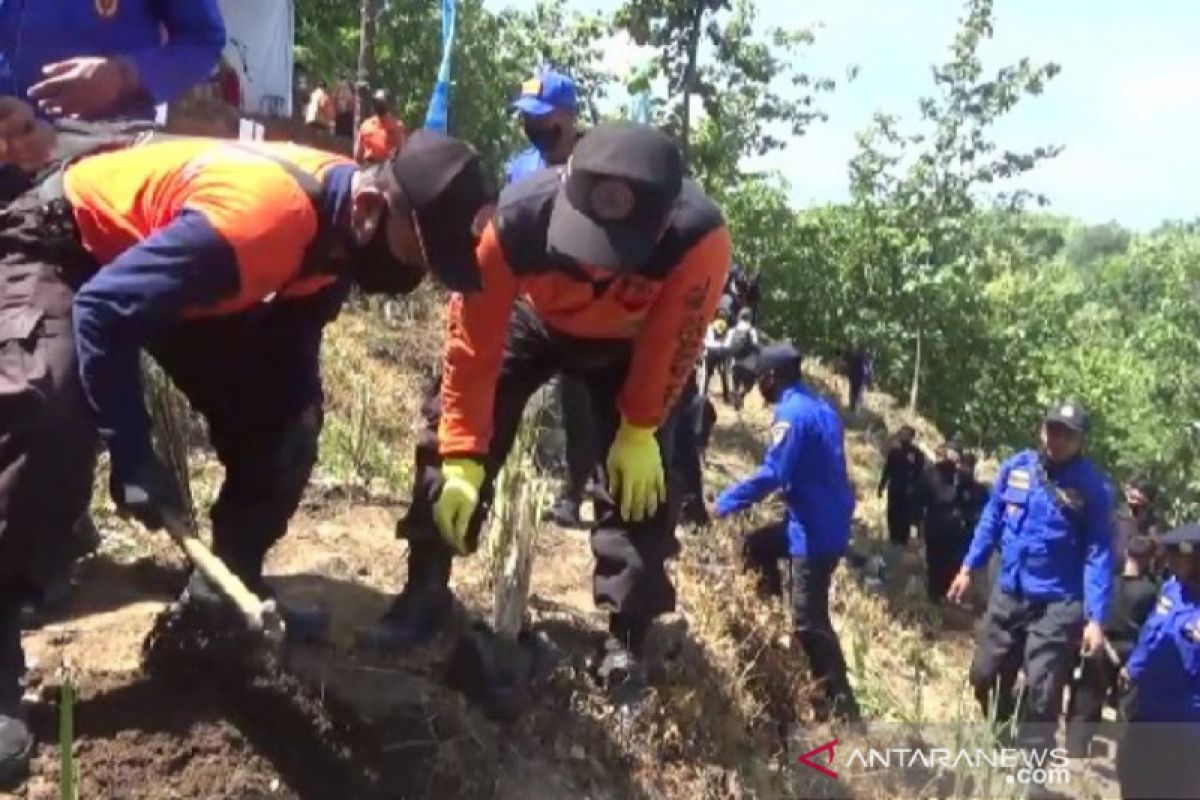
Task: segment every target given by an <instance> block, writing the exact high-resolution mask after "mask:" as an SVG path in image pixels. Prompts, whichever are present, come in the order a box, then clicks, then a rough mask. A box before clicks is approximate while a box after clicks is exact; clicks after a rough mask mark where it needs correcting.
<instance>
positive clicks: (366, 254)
mask: <svg viewBox="0 0 1200 800" xmlns="http://www.w3.org/2000/svg"><path fill="white" fill-rule="evenodd" d="M390 216H391V212H390V211H385V212H383V214H382V215H381V216H380V218H379V226H378V227H377V228H376V229H375V233H374V235H373V236H371V239H370V240H369V241H368V242H367V243H366V244H355V245H353V246H352V247H351V248H350V257H349V261H350V276H351V277H352V278H353V279H354V282H355V283H356V284H358V287H359V288H360V289H362V290H363V291H364V292H366V293H367V294H391V295H397V294H408V293H409V292H411V291H413V290H414V289H416V288H417V287H418V286H420V285H421V280H422V279H424V277H425V268H424V267H422V266H419V265H417V264H408V263H405V262H404V261H401V260H400V259H398V258H396V257H395V256H394V255H392V250H391V248H390V247H388V240H387V226H388V220H389V217H390Z"/></svg>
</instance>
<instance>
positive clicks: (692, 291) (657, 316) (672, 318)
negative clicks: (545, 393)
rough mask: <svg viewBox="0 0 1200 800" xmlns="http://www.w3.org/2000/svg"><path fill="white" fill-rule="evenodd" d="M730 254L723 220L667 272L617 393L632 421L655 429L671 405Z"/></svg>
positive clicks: (708, 317)
mask: <svg viewBox="0 0 1200 800" xmlns="http://www.w3.org/2000/svg"><path fill="white" fill-rule="evenodd" d="M731 257H732V244H731V242H730V239H729V229H728V228H726V227H725V226H724V225H722V226H721V227H719V228H717V229H715V230H713V231H712V232H710V233H709V234H707V235H706V236H705V237H704V238H703V239H701V240H700V241H698V242H697V243H696V244H694V245H692V249H691V250H689V251H688V252H687V253H686V254H685V255H684V257H683V260H682V261H681V262H680V263H679V265H678V266H677V267H676V268H675V269H674V270H672V271H671V273H670V275H668V276H667V280H666V281H665V282H664V284H663V288H662V291H661V292H660V293H659V295H658V299H657V300H656V301H655V303H654V305H653V306H652V307H651V309H650V313H649V314H647V315H646V324H645V325H643V326H642V329H641V331H639V332H638V335H637V339H636V340H634V344H633V361H632V363H631V364H630V367H629V375H628V376H627V377H626V378H625V386H624V388H623V389H622V390H621V394H620V396H619V397H618V398H617V406H618V407H619V408H620V410H621V415H622V416H623V417H624V418H625V419H626V420H628V421H629V422H630V423H631V424H633V425H638V426H641V427H645V428H651V427H655V428H656V427H658V426H659V425H661V424H662V422H663V420H664V419H665V418H666V416H667V412H669V411H670V410H671V406H673V405H674V404H675V400H676V399H677V398H678V397H679V393H680V391H681V390H682V389H683V385H684V382H685V381H686V380H687V377H688V375H690V374H691V373H692V370H693V369H694V368H695V366H696V358H697V356H699V354H700V350H701V348H702V347H703V346H704V331H705V330H706V329H707V328H708V323H709V322H711V321H712V318H713V316H714V315H715V314H716V311H717V302H718V301H719V300H720V299H721V291H722V290H723V289H724V288H725V278H726V276H727V275H728V274H729V263H730V259H731Z"/></svg>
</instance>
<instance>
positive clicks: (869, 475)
mask: <svg viewBox="0 0 1200 800" xmlns="http://www.w3.org/2000/svg"><path fill="white" fill-rule="evenodd" d="M441 327H442V323H441V320H440V309H439V305H438V303H437V302H436V300H435V298H433V297H432V296H429V295H426V296H423V297H422V298H419V299H418V301H417V302H409V303H406V304H404V305H403V306H401V307H399V309H398V312H397V313H396V314H394V315H393V317H392V319H391V320H390V321H385V319H384V314H383V313H381V310H380V309H378V308H376V309H372V310H370V311H367V310H364V309H357V310H351V311H348V312H347V313H345V314H343V316H342V317H341V318H340V319H339V320H338V321H337V322H336V323H335V324H334V325H333V326H332V327H331V329H330V332H329V336H328V339H327V342H326V346H325V349H324V352H323V361H324V371H325V379H326V392H327V416H326V427H325V433H324V435H323V437H322V443H321V465H320V467H319V469H318V472H317V474H316V475H315V476H314V482H313V484H314V485H313V487H312V489H311V490H310V492H309V494H308V496H307V498H306V502H305V506H304V507H303V508H302V511H301V513H300V515H298V517H297V518H296V520H295V521H294V523H293V526H292V533H291V535H289V537H288V538H287V539H286V540H285V541H284V542H283V543H282V544H281V545H280V546H279V547H278V548H277V549H276V551H275V552H274V553H273V554H272V564H271V569H272V571H273V573H274V574H276V575H280V576H283V580H284V582H285V583H284V586H285V588H284V592H285V595H286V594H287V593H288V590H287V586H288V585H289V584H288V581H291V582H292V583H294V584H295V585H297V586H299V587H300V588H304V587H305V586H307V585H308V584H310V583H311V584H314V585H316V586H318V587H321V586H324V587H327V588H328V587H333V588H335V589H336V590H337V592H338V597H339V598H344V602H343V601H342V600H339V599H337V598H335V600H334V606H335V607H334V611H335V618H339V619H341V620H342V621H344V623H345V626H344V629H339V630H338V632H337V635H338V639H339V641H338V647H337V648H336V650H335V652H334V653H332V654H327V655H319V656H316V657H314V658H312V659H299V660H298V661H297V666H298V668H304V669H308V670H309V671H310V672H311V673H312V675H313V676H314V677H315V679H317V680H319V681H320V682H321V683H322V685H326V684H328V686H329V688H330V690H331V691H336V692H339V693H340V694H343V695H345V696H347V697H348V698H349V699H351V701H352V702H357V703H359V704H360V705H361V706H362V707H363V708H364V710H365V711H367V712H370V713H376V712H381V711H390V710H393V708H394V707H402V708H403V709H406V713H411V714H412V715H413V716H414V717H419V718H422V719H424V720H425V721H426V723H422V726H421V733H420V735H419V736H416V737H415V740H414V741H411V742H407V743H405V742H400V743H396V744H394V746H395V747H398V748H403V749H402V750H398V752H401V753H406V754H410V755H414V756H415V755H420V754H423V755H421V769H423V770H428V771H429V785H430V787H436V789H432V788H431V790H430V791H431V792H432V794H430V795H429V796H438V797H449V796H457V797H488V798H513V800H516V798H522V800H524V798H538V799H540V798H558V797H586V798H609V797H611V798H627V797H646V798H681V799H682V798H689V799H690V798H725V797H730V798H733V797H738V798H740V797H746V798H750V797H756V798H783V797H812V796H823V795H825V794H827V793H829V792H830V791H831V790H832V791H835V793H836V791H837V790H840V791H846V788H847V787H846V783H845V782H844V781H842V782H838V783H836V784H834V783H833V782H831V781H829V780H828V779H827V778H824V777H822V776H820V775H818V774H817V773H815V772H812V771H810V770H800V769H798V768H797V767H796V766H795V755H796V753H797V751H796V749H795V748H796V747H797V746H800V745H808V746H809V747H812V746H815V745H817V744H821V743H823V742H825V741H827V740H828V739H830V738H832V735H839V736H840V737H841V740H842V741H843V742H847V741H852V740H853V737H852V736H848V734H847V733H846V732H845V731H834V732H831V731H829V730H827V729H825V728H824V727H822V726H819V725H816V724H813V723H811V722H810V721H809V718H810V716H811V709H810V706H809V703H808V701H807V687H806V686H805V680H804V671H803V669H802V657H801V656H799V655H797V654H794V653H793V652H791V648H790V624H789V618H788V614H787V610H786V607H785V606H784V604H782V603H778V604H764V603H763V602H761V601H759V600H758V599H757V598H756V597H755V596H754V594H753V592H752V591H751V588H750V585H749V583H748V582H747V581H746V580H745V578H744V577H743V576H742V575H741V574H740V572H739V570H738V567H737V545H738V541H739V533H740V532H742V531H743V530H745V529H748V528H750V527H753V526H754V525H756V524H759V523H761V522H762V521H765V520H767V519H769V518H770V517H771V515H772V514H775V513H778V512H777V510H775V509H773V508H771V507H769V506H764V507H762V508H760V509H758V510H756V511H754V512H752V513H750V514H747V515H744V516H742V517H740V518H738V519H736V520H733V521H730V522H728V523H722V524H719V525H717V526H715V527H714V528H713V529H711V530H710V531H708V532H705V533H703V534H699V535H689V536H688V537H687V538H686V541H685V545H684V553H683V555H682V557H681V558H680V559H679V561H678V563H677V564H676V565H675V567H674V572H675V577H676V582H677V585H678V588H679V607H680V608H679V611H680V613H679V614H678V615H677V616H676V617H675V618H673V619H670V620H667V623H668V624H666V625H663V626H662V633H661V635H660V636H659V637H658V639H657V644H656V647H657V649H658V651H659V652H660V653H661V654H662V658H661V661H660V663H659V666H658V667H657V668H656V670H655V676H654V677H655V687H656V693H657V698H656V701H655V702H654V703H653V704H652V707H651V708H650V710H649V711H648V712H647V713H645V714H644V715H642V716H641V717H639V718H637V719H634V720H626V719H622V718H620V717H619V716H616V715H614V714H613V712H612V711H611V709H610V708H609V707H608V705H607V703H606V702H605V698H604V697H603V695H602V694H600V693H599V692H598V691H597V690H596V688H595V687H594V686H593V684H592V682H591V680H590V679H589V678H588V677H587V675H586V666H585V659H584V656H585V655H586V653H587V652H588V649H589V648H588V644H589V641H588V640H589V638H590V637H593V636H596V635H598V634H599V631H600V630H601V629H602V626H603V621H604V616H603V614H601V613H598V612H597V611H596V610H595V609H594V608H592V603H591V597H590V589H589V587H590V570H591V556H590V550H589V549H588V546H587V540H586V536H585V535H584V534H582V533H580V532H567V531H559V530H557V529H546V530H543V531H541V532H540V539H539V542H538V545H537V554H538V555H537V558H538V560H537V562H536V563H535V565H534V582H533V597H532V599H531V603H530V617H531V620H532V622H533V623H534V624H535V625H536V626H538V627H540V628H542V629H544V630H546V631H547V632H548V633H549V634H550V636H551V638H552V639H554V641H555V642H556V643H558V644H559V645H560V647H562V649H563V651H564V653H565V658H564V661H563V663H562V664H561V666H560V668H559V669H558V671H557V672H556V674H555V676H554V678H553V679H552V681H551V682H550V685H549V686H548V687H547V688H546V689H545V691H544V692H542V693H541V695H540V696H539V697H537V698H535V700H534V703H533V707H532V708H531V709H530V712H529V714H527V715H526V717H525V718H524V719H523V720H522V721H521V722H520V723H518V724H517V725H516V726H514V727H512V728H498V727H496V726H494V725H492V724H490V723H488V722H486V721H485V720H483V719H482V718H481V717H479V715H478V714H476V713H475V712H474V711H472V710H471V709H469V708H467V707H466V706H465V705H464V703H463V702H462V700H461V698H460V697H458V696H457V695H455V694H454V693H452V692H450V691H449V690H447V689H446V688H445V687H444V686H443V685H442V684H441V681H440V678H439V667H438V666H437V662H438V659H439V658H440V657H441V656H442V655H444V648H443V649H440V650H439V649H437V648H435V649H434V652H433V653H432V654H424V655H420V656H415V657H413V658H412V659H405V660H404V661H402V662H401V663H399V664H396V663H391V664H385V665H382V667H378V666H376V665H372V664H369V663H366V662H365V661H364V660H363V659H362V658H360V655H359V654H357V653H355V652H354V651H353V647H352V645H351V644H350V643H351V642H352V638H353V637H352V631H353V628H354V627H356V626H358V625H361V624H363V623H364V622H365V621H367V620H369V619H370V618H372V617H373V616H374V615H375V614H377V613H378V612H379V610H380V609H381V608H382V604H384V603H385V602H386V599H387V596H388V593H390V592H391V591H394V590H395V588H396V587H397V585H398V583H399V572H398V570H399V565H400V564H401V563H402V562H403V559H402V551H403V547H404V545H403V544H402V543H398V542H396V541H395V540H394V538H393V536H392V531H391V525H392V522H393V521H394V519H395V515H396V510H397V507H398V506H400V505H403V503H404V501H405V499H406V497H407V492H408V488H409V470H410V466H409V462H410V459H411V453H412V444H413V440H414V433H415V430H416V427H417V425H418V424H419V413H418V409H419V401H420V393H421V388H422V387H423V386H424V385H426V381H427V378H428V375H429V373H430V371H431V367H432V365H434V364H435V363H436V359H437V356H438V352H439V340H440V331H441ZM809 372H810V375H811V378H812V380H813V382H814V383H815V385H817V386H818V387H819V388H821V389H822V390H824V391H826V392H829V393H831V394H832V393H833V392H834V391H835V390H838V389H839V388H840V386H841V383H840V380H839V379H837V378H835V377H833V376H832V375H831V374H830V373H829V372H828V371H827V370H825V369H824V368H823V367H822V366H821V365H819V364H813V365H811V366H810V368H809ZM839 396H840V392H839ZM902 420H903V421H909V422H912V423H914V424H915V425H916V427H917V428H918V431H919V433H920V436H921V439H922V441H924V442H927V443H928V442H933V441H936V440H937V438H938V434H937V432H936V431H935V430H933V429H932V428H931V427H930V426H929V425H928V424H926V423H925V422H924V421H922V420H919V419H916V420H911V419H907V418H905V417H904V415H903V414H902V413H901V412H900V411H899V410H897V409H896V408H895V407H894V405H893V403H892V401H891V399H890V398H888V397H886V396H882V395H876V394H868V397H867V410H866V413H865V414H863V415H862V417H861V419H860V420H858V421H855V422H853V423H852V424H851V425H850V426H849V427H848V436H847V454H848V457H849V459H850V468H851V472H852V478H853V480H854V483H855V485H856V486H857V487H858V490H859V505H858V510H857V512H856V521H855V527H856V540H857V545H856V546H857V547H858V548H859V549H860V550H863V551H869V552H882V551H883V547H882V542H881V536H882V534H881V530H880V528H881V520H882V517H883V511H882V508H881V505H880V502H879V501H878V500H877V499H876V498H875V496H874V492H873V491H872V489H873V487H874V485H875V482H876V480H877V476H878V471H879V468H880V464H881V459H880V454H879V450H880V444H881V441H882V438H883V435H884V434H883V432H884V431H885V430H887V429H892V428H894V427H895V426H896V425H898V424H899V423H900V421H902ZM768 422H769V419H768V417H767V414H766V412H765V411H764V410H763V409H762V408H761V407H758V406H754V405H753V403H752V404H751V408H750V409H749V410H748V411H747V412H746V414H745V415H744V417H743V418H742V419H741V420H739V419H736V418H734V417H733V416H732V415H731V414H730V412H729V411H728V410H727V409H722V410H721V420H720V424H719V428H718V430H717V432H716V435H715V441H714V446H713V450H712V452H711V453H710V459H709V465H708V467H709V470H708V471H709V476H708V477H709V484H710V487H712V488H713V489H719V488H720V487H721V486H723V485H724V484H726V483H728V482H729V481H730V480H732V479H734V478H735V477H737V476H740V475H744V474H746V473H747V472H748V471H749V470H751V469H752V468H753V467H754V465H755V464H756V463H757V460H758V458H759V456H760V454H761V449H762V444H761V442H762V441H763V438H764V436H765V433H766V430H767V428H768ZM191 463H192V479H193V485H194V486H195V494H196V497H197V500H198V501H199V505H200V506H201V507H204V505H206V503H207V502H208V501H209V500H210V499H211V497H212V496H213V494H214V489H215V478H216V477H217V476H218V475H219V470H218V469H216V468H214V466H213V464H212V459H211V455H209V454H206V453H205V451H204V450H203V448H198V449H193V452H192V455H191ZM99 480H100V483H99V485H100V487H103V486H104V481H105V478H104V477H103V476H101V477H100V479H99ZM104 495H105V492H104V491H103V489H101V490H100V491H98V492H97V498H98V500H99V499H100V498H103V497H104ZM103 506H104V503H98V506H97V509H96V510H97V517H98V519H99V522H100V524H101V526H102V527H103V528H104V529H105V531H106V534H108V542H109V544H107V545H106V549H107V550H109V551H110V552H112V551H114V550H116V551H125V552H127V555H128V558H129V559H146V558H151V559H152V560H153V561H155V562H159V563H161V562H164V561H169V562H174V563H178V558H177V557H175V556H174V555H173V554H172V553H171V552H170V548H169V547H168V546H165V545H164V543H163V542H162V541H161V538H156V537H147V536H146V535H145V534H143V533H140V532H138V531H137V530H135V529H134V528H133V527H132V526H127V525H123V524H122V523H119V522H116V521H114V520H113V519H112V518H111V517H110V516H109V515H108V514H107V513H105V512H106V511H107V509H105V508H104V507H103ZM148 554H149V555H148ZM916 559H917V556H916V553H915V552H914V553H910V554H906V555H904V556H902V557H900V558H898V559H896V560H895V563H894V565H893V567H894V568H893V569H892V570H891V571H890V580H889V585H888V591H887V592H886V593H885V594H883V595H874V594H871V593H869V592H867V591H865V590H864V589H863V588H861V586H860V585H859V583H858V582H857V581H856V580H855V579H854V578H852V577H851V576H850V575H849V574H848V573H847V571H846V570H844V569H843V570H839V573H838V575H837V577H836V579H835V586H834V594H833V615H834V619H835V624H836V625H837V627H838V629H839V631H840V633H841V637H842V642H843V646H844V648H845V650H846V654H847V658H848V660H849V661H850V663H851V668H852V673H853V674H852V679H853V681H854V683H855V686H856V689H857V691H858V694H859V696H860V699H861V701H862V703H863V705H864V708H865V710H866V712H867V713H868V715H869V716H871V717H872V718H875V719H886V720H893V721H908V722H919V721H937V722H946V723H953V722H955V721H957V720H960V719H963V718H968V719H969V718H971V717H972V716H973V714H974V711H973V709H971V707H970V704H969V702H968V701H969V697H968V694H967V692H966V691H965V680H964V678H965V674H966V665H967V663H968V660H969V654H970V642H969V637H968V636H967V634H966V633H965V632H964V631H963V630H962V628H964V627H965V626H962V625H959V626H958V627H959V630H943V629H942V623H943V621H942V620H941V619H940V616H939V614H938V612H937V611H936V610H934V609H931V608H930V607H929V606H928V605H927V604H926V603H925V601H924V599H923V590H922V586H921V584H920V580H919V577H918V576H917V574H916V573H917V565H916ZM483 562H484V559H483V558H481V557H476V558H473V559H469V560H465V561H460V562H459V566H457V567H456V571H455V579H454V580H455V588H456V592H457V594H458V595H459V597H460V599H461V600H462V601H463V605H464V606H465V608H466V609H467V610H468V611H469V612H470V613H471V614H472V615H478V616H484V617H487V616H489V608H490V605H491V594H490V589H489V583H488V579H489V578H488V573H487V568H486V565H485V564H484V563H483ZM291 576H295V577H294V578H293V577H291ZM304 576H310V577H311V576H315V580H310V578H306V577H304ZM339 602H340V603H341V605H338V603H339ZM143 624H144V622H143V621H139V622H138V623H137V624H134V625H131V626H129V627H130V630H129V632H128V635H127V637H125V638H124V639H120V640H119V642H118V640H117V639H116V638H114V637H113V636H112V635H111V634H109V633H108V632H107V631H105V630H103V629H101V630H100V631H99V634H98V635H97V637H96V638H97V639H103V640H104V641H106V642H109V645H108V648H109V649H114V648H116V647H117V644H118V643H119V644H120V650H121V651H122V654H116V653H114V656H113V658H112V662H111V663H112V667H113V668H114V669H125V668H126V666H127V664H129V663H136V643H137V642H138V641H140V637H141V636H142V635H143V634H144V630H143V628H142V627H140V626H142V625H143ZM84 640H86V636H85V637H84V639H82V640H81V642H80V645H79V646H80V647H81V648H84V649H83V650H81V655H80V660H84V659H86V660H87V661H94V660H95V659H96V651H95V650H94V649H86V648H90V647H91V645H90V644H87V645H86V647H85V644H86V642H85V641H84ZM87 641H90V640H87ZM125 642H129V644H126V643H125ZM55 647H56V646H55V645H54V644H53V642H52V641H48V643H47V644H46V648H47V649H54V648H55ZM126 650H129V651H131V652H129V653H125V652H124V651H126ZM789 731H794V732H795V733H796V735H797V737H798V738H799V740H800V742H799V745H798V744H797V743H794V742H793V743H791V744H789V742H788V738H787V737H788V732H789ZM805 749H807V748H805ZM891 781H892V779H891V778H889V776H887V775H879V776H877V777H876V778H873V779H871V780H869V781H867V782H865V783H859V784H856V785H855V786H854V787H853V792H854V795H855V796H860V797H896V796H914V795H915V794H917V793H918V792H919V790H918V789H917V788H916V787H913V786H911V785H910V786H906V787H902V786H899V785H896V784H895V783H893V782H891Z"/></svg>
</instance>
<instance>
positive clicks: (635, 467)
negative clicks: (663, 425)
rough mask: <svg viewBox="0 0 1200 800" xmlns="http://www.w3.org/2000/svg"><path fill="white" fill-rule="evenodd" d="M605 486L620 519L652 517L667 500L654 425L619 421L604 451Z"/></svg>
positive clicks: (636, 519) (639, 519)
mask: <svg viewBox="0 0 1200 800" xmlns="http://www.w3.org/2000/svg"><path fill="white" fill-rule="evenodd" d="M608 489H609V491H610V492H612V496H613V498H614V499H615V500H617V502H618V503H619V504H620V506H621V518H622V519H625V520H627V521H629V522H641V521H642V520H644V519H648V518H649V517H652V516H654V512H655V511H657V510H658V504H659V503H662V502H665V501H666V499H667V485H666V480H665V478H664V477H663V463H662V454H661V453H659V451H658V440H657V439H655V438H654V428H639V427H638V426H637V425H630V424H629V423H628V422H625V421H624V420H622V422H621V428H620V430H618V431H617V438H616V439H614V440H613V443H612V447H611V448H609V451H608Z"/></svg>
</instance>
